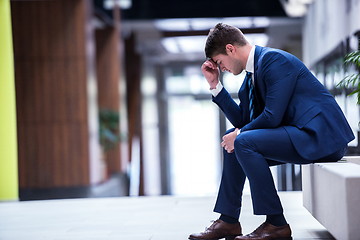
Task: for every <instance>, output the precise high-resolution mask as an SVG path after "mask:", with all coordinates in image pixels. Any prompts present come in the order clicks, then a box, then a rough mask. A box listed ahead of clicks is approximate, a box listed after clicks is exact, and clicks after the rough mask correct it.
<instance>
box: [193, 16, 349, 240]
mask: <svg viewBox="0 0 360 240" xmlns="http://www.w3.org/2000/svg"><path fill="white" fill-rule="evenodd" d="M205 54H206V57H207V60H206V61H205V62H204V63H203V65H202V67H201V70H202V72H203V74H204V76H205V78H206V80H207V81H208V83H209V85H210V90H211V92H212V95H213V102H215V103H216V104H217V105H218V106H219V107H220V108H221V110H222V111H223V113H224V114H225V116H226V117H227V119H228V120H229V121H230V122H231V123H232V124H233V126H234V128H233V129H230V130H228V131H227V133H226V134H225V135H224V137H223V141H222V142H221V146H222V147H223V157H224V159H223V160H224V162H223V173H222V179H221V184H220V188H219V193H218V197H217V201H216V204H215V209H214V211H215V212H218V213H220V217H219V219H218V220H216V221H215V222H214V223H213V224H212V225H211V226H210V227H209V228H207V229H206V230H205V231H204V232H201V233H197V234H191V235H190V236H189V239H192V240H199V239H212V240H213V239H221V238H226V239H234V238H235V239H236V240H242V239H266V240H269V239H292V237H291V229H290V226H289V224H288V223H287V221H286V219H285V217H284V214H283V208H282V205H281V202H280V199H279V197H278V194H277V191H276V189H275V185H274V181H273V178H272V175H271V172H270V169H269V166H272V165H277V164H282V163H295V164H309V163H314V162H324V161H337V160H339V159H341V158H342V157H343V156H344V154H345V151H346V149H347V144H348V143H349V142H350V141H351V140H353V139H354V135H353V133H352V130H351V128H350V126H349V124H348V122H347V120H346V118H345V116H344V114H343V113H342V111H341V109H340V107H339V106H338V104H337V103H336V101H335V100H334V98H333V97H332V96H331V95H330V94H329V92H328V91H327V90H326V89H325V88H324V86H323V85H322V84H321V83H320V82H319V81H318V80H317V79H316V77H315V76H314V75H313V74H312V73H311V72H310V71H309V70H308V69H307V67H306V66H305V65H304V64H303V63H302V62H301V61H300V60H299V59H297V58H296V57H295V56H293V55H291V54H289V53H287V52H284V51H281V50H278V49H272V48H266V47H260V46H253V45H251V44H249V42H248V41H247V40H246V39H245V37H244V35H243V33H242V32H241V31H240V30H239V29H238V28H235V27H232V26H229V25H225V24H221V23H219V24H217V25H216V26H215V28H214V29H212V30H211V31H210V33H209V36H208V38H207V41H206V46H205ZM219 68H220V70H221V71H228V72H231V73H233V74H234V75H238V74H240V73H241V72H242V71H243V70H245V71H246V72H247V74H246V77H245V80H244V82H243V84H242V86H241V88H240V90H239V93H238V95H239V99H240V104H239V105H238V104H236V103H235V101H234V100H233V99H232V98H231V96H230V95H229V93H228V92H227V91H226V89H225V88H224V87H223V86H222V85H221V83H220V81H219ZM246 177H247V178H248V179H249V183H250V189H251V197H252V202H253V211H254V214H256V215H265V216H266V220H265V222H264V223H263V224H261V225H260V227H258V228H257V229H256V230H255V231H253V232H252V233H250V234H248V235H245V236H242V230H241V225H240V223H239V216H240V211H241V197H242V190H243V187H244V183H245V178H246Z"/></svg>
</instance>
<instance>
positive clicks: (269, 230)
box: [235, 222, 292, 240]
mask: <svg viewBox="0 0 360 240" xmlns="http://www.w3.org/2000/svg"><path fill="white" fill-rule="evenodd" d="M275 239H276V240H280V239H281V240H292V237H291V229H290V226H289V224H286V225H284V226H281V227H276V226H274V225H271V224H270V223H267V222H264V223H263V224H261V225H260V226H259V227H258V228H257V229H256V230H255V231H253V232H252V233H250V234H248V235H245V236H239V237H236V238H235V240H275Z"/></svg>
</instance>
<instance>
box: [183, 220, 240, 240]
mask: <svg viewBox="0 0 360 240" xmlns="http://www.w3.org/2000/svg"><path fill="white" fill-rule="evenodd" d="M240 235H242V234H241V225H240V223H233V224H232V223H226V222H224V221H222V220H220V219H218V220H216V221H214V222H213V224H211V226H210V227H208V228H206V229H205V231H204V232H201V233H194V234H191V235H190V236H189V239H191V240H218V239H221V238H225V239H226V240H233V239H234V238H235V237H236V236H240Z"/></svg>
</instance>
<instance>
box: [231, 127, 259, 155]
mask: <svg viewBox="0 0 360 240" xmlns="http://www.w3.org/2000/svg"><path fill="white" fill-rule="evenodd" d="M251 135H252V133H251V131H246V132H242V133H240V134H239V135H238V136H237V137H236V139H235V142H234V148H235V150H238V151H248V150H251V151H254V150H255V144H253V142H252V141H251Z"/></svg>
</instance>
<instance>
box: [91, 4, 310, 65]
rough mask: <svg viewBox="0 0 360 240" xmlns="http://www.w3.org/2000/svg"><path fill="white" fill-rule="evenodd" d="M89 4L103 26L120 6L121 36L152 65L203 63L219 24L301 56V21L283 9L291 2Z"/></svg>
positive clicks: (111, 18)
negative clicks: (210, 34) (210, 35)
mask: <svg viewBox="0 0 360 240" xmlns="http://www.w3.org/2000/svg"><path fill="white" fill-rule="evenodd" d="M93 1H94V5H95V11H96V15H97V17H99V18H100V19H101V21H102V22H103V23H105V24H111V22H112V20H113V17H112V11H113V10H112V7H113V4H118V5H119V6H121V29H122V35H123V37H124V38H126V37H127V36H129V35H130V34H131V33H133V34H135V36H136V41H137V44H136V46H137V51H138V52H139V53H140V54H141V55H142V56H143V57H144V58H146V59H148V60H150V61H151V62H154V63H159V62H160V63H164V64H166V63H168V62H172V61H177V62H179V61H185V62H186V61H202V60H203V59H204V53H203V49H204V44H205V40H206V36H207V34H208V32H209V29H210V28H212V27H213V26H215V25H216V23H218V22H223V23H227V24H230V25H233V26H236V27H238V28H240V29H241V30H242V31H243V32H244V33H245V35H246V36H247V37H248V38H249V40H250V42H252V43H253V44H259V45H264V46H271V47H277V48H281V49H285V50H287V51H290V52H292V53H294V54H295V55H297V56H298V57H300V58H301V46H302V42H301V35H302V18H290V17H288V16H287V15H286V13H285V12H284V8H283V7H286V3H287V4H289V3H291V2H292V1H294V0H236V1H234V0H222V1H215V0H181V1H178V0H177V1H176V0H93ZM296 1H304V0H296ZM306 1H308V0H306ZM109 3H110V5H109ZM111 4H112V5H111ZM124 6H125V7H124Z"/></svg>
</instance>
